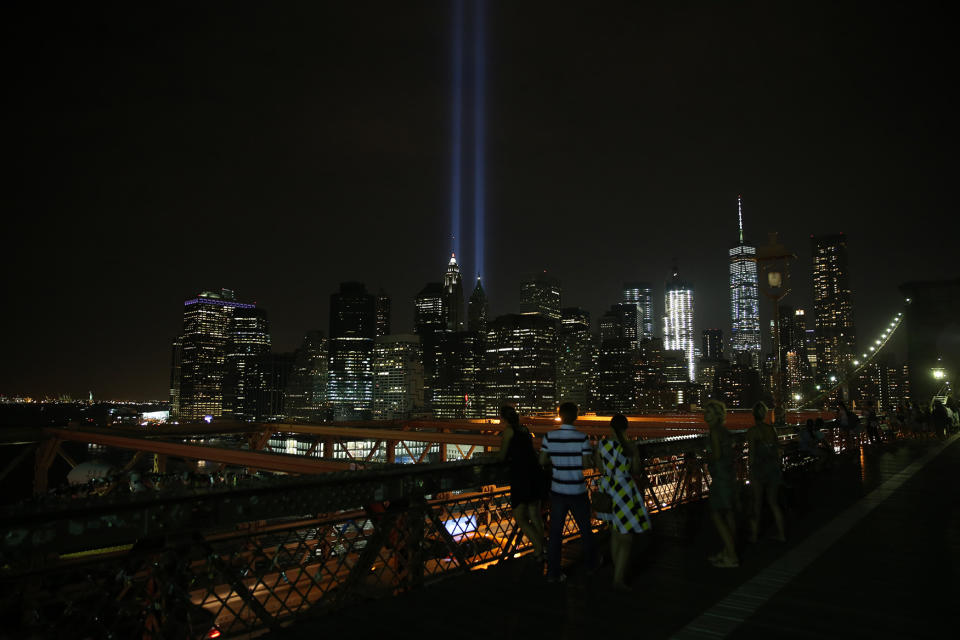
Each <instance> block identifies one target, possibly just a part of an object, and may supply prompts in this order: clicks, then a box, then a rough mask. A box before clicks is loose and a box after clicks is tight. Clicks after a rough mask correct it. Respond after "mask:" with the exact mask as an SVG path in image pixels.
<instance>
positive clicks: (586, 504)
mask: <svg viewBox="0 0 960 640" xmlns="http://www.w3.org/2000/svg"><path fill="white" fill-rule="evenodd" d="M557 413H559V415H560V426H559V427H558V428H557V429H555V430H553V431H550V432H549V433H546V434H544V436H543V439H542V441H541V445H540V464H541V465H542V466H544V467H547V466H548V465H549V467H550V469H551V472H550V476H551V480H550V537H549V539H548V540H547V581H548V582H562V581H563V580H565V579H566V576H565V575H564V574H563V571H561V567H560V550H561V548H562V546H563V524H564V522H566V520H567V513H568V512H569V513H572V514H573V519H574V521H575V522H576V523H577V528H578V529H579V530H580V539H581V541H582V544H583V557H584V561H585V562H586V565H587V567H588V569H589V570H593V569H595V568H596V566H597V564H598V562H597V555H596V548H595V545H594V540H593V530H592V528H591V526H590V499H589V498H588V497H587V485H586V483H585V482H584V480H583V470H584V468H585V467H590V466H591V464H592V458H593V450H592V448H591V447H590V441H589V440H588V439H587V436H586V434H585V433H583V432H581V431H578V430H577V428H576V427H575V426H573V423H574V421H575V420H576V419H577V415H578V410H577V405H576V404H574V403H572V402H564V403H563V404H561V405H560V409H559V410H558V412H557Z"/></svg>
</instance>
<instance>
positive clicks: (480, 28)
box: [473, 0, 486, 276]
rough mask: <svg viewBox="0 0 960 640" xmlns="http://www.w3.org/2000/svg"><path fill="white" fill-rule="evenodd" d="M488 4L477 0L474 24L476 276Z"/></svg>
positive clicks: (481, 262) (479, 260)
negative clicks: (485, 18) (485, 21)
mask: <svg viewBox="0 0 960 640" xmlns="http://www.w3.org/2000/svg"><path fill="white" fill-rule="evenodd" d="M485 4H486V3H485V2H484V1H483V0H477V2H476V4H475V5H474V8H475V10H476V15H475V20H474V24H473V28H474V38H473V48H474V49H473V53H474V56H473V65H474V75H473V100H474V123H473V225H474V226H473V250H474V254H475V256H474V264H475V265H476V271H477V276H482V275H484V260H483V249H484V247H483V227H484V217H485V214H486V211H485V207H486V202H485V199H484V196H485V188H486V172H485V168H486V167H485V162H486V147H485V137H486V135H485V134H486V131H485V125H486V123H485V113H484V102H485V99H486V77H485V75H486V60H485V55H486V51H485V48H486V47H485V40H486V33H485V32H486V26H485V24H484V9H485Z"/></svg>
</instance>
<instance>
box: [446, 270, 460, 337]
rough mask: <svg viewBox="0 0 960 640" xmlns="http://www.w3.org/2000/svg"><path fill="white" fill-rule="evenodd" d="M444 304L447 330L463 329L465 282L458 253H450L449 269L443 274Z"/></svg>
mask: <svg viewBox="0 0 960 640" xmlns="http://www.w3.org/2000/svg"><path fill="white" fill-rule="evenodd" d="M443 306H444V316H445V318H444V319H445V321H446V329H447V331H462V330H463V324H464V323H463V320H464V318H463V282H462V280H461V278H460V265H458V264H457V256H456V254H450V262H448V263H447V271H446V273H444V274H443Z"/></svg>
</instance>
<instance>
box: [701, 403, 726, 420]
mask: <svg viewBox="0 0 960 640" xmlns="http://www.w3.org/2000/svg"><path fill="white" fill-rule="evenodd" d="M717 414H719V416H720V417H721V418H723V417H725V416H726V415H727V405H725V404H723V403H722V402H720V401H719V400H708V401H707V403H706V404H705V405H703V417H704V419H705V420H707V417H708V416H711V415H717ZM707 422H710V420H707Z"/></svg>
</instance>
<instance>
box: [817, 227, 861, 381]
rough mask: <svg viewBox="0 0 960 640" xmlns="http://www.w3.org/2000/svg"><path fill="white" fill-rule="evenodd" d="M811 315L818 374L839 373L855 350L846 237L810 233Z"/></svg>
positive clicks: (818, 375)
mask: <svg viewBox="0 0 960 640" xmlns="http://www.w3.org/2000/svg"><path fill="white" fill-rule="evenodd" d="M810 245H811V247H812V253H813V315H814V329H815V335H816V341H817V377H818V378H819V379H820V380H825V379H827V378H828V377H829V376H831V375H836V376H837V377H838V378H839V377H841V376H842V375H843V374H844V372H846V371H847V370H848V369H849V367H850V366H851V362H852V360H853V355H854V353H856V334H855V330H854V324H853V295H852V292H851V291H850V276H849V272H848V265H847V238H846V236H845V235H843V234H842V233H840V234H836V235H823V236H811V239H810Z"/></svg>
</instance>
